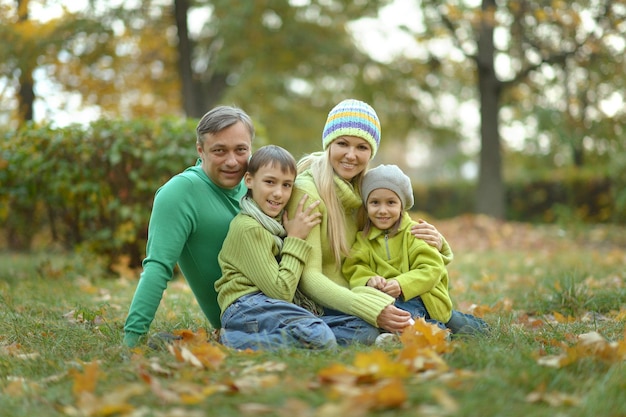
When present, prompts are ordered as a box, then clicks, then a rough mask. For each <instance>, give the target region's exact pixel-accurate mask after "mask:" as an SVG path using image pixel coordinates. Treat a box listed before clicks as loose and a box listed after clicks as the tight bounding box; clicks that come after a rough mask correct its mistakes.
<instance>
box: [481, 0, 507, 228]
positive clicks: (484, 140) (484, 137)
mask: <svg viewBox="0 0 626 417" xmlns="http://www.w3.org/2000/svg"><path fill="white" fill-rule="evenodd" d="M495 10H496V4H495V0H483V2H482V22H481V27H480V33H479V39H478V56H477V67H478V87H479V95H480V136H481V150H480V170H479V176H478V189H477V191H476V211H477V212H478V213H482V214H486V215H488V216H491V217H495V218H498V219H503V218H504V215H505V196H504V183H503V181H502V155H501V149H500V133H499V128H498V124H499V111H500V92H501V83H500V81H499V80H498V78H497V76H496V72H495V65H494V52H495V47H494V43H493V29H494V13H495Z"/></svg>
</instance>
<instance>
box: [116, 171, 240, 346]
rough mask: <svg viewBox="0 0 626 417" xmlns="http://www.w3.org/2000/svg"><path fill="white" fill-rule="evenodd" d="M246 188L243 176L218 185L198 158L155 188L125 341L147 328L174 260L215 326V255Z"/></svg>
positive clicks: (131, 342)
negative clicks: (233, 182)
mask: <svg viewBox="0 0 626 417" xmlns="http://www.w3.org/2000/svg"><path fill="white" fill-rule="evenodd" d="M246 191H247V189H246V187H245V185H244V184H243V182H242V183H240V184H239V185H238V186H237V187H235V188H234V189H224V188H220V187H218V186H217V185H215V184H214V183H213V182H211V180H210V179H209V178H208V177H207V175H206V174H205V173H204V171H203V170H202V168H201V167H200V165H199V162H198V164H196V166H194V167H190V168H187V169H186V170H185V171H184V172H182V173H180V174H178V175H176V176H175V177H173V178H172V179H170V180H169V181H168V182H167V183H165V184H164V185H163V186H162V187H161V188H160V189H159V190H157V192H156V195H155V199H154V205H153V207H152V214H151V216H150V223H149V226H148V243H147V246H146V258H145V259H144V261H143V272H142V273H141V277H140V279H139V283H138V284H137V289H136V291H135V295H134V297H133V300H132V302H131V305H130V310H129V312H128V317H127V318H126V323H125V325H124V332H125V334H124V343H125V344H126V345H128V346H134V345H136V344H137V340H138V339H139V337H140V336H141V335H143V334H145V333H147V332H148V329H149V327H150V324H151V323H152V321H153V320H154V316H155V314H156V311H157V308H158V306H159V303H160V302H161V298H162V297H163V292H164V291H165V289H166V287H167V284H168V282H169V281H170V280H171V279H172V276H173V271H174V267H175V265H176V264H177V263H178V265H179V267H180V270H181V271H182V273H183V275H184V276H185V279H186V280H187V282H188V283H189V287H190V288H191V290H192V291H193V294H194V296H195V297H196V300H197V301H198V304H199V305H200V308H201V309H202V311H203V312H204V314H205V315H206V317H207V318H208V319H209V322H210V323H211V325H212V326H213V327H215V328H219V327H220V309H219V306H218V303H217V293H216V292H215V288H214V283H215V281H216V280H217V279H219V278H220V276H221V271H220V268H219V265H218V261H217V256H218V253H219V251H220V249H221V248H222V243H223V242H224V238H225V237H226V233H227V232H228V225H229V224H230V222H231V220H232V219H233V218H234V217H235V215H237V213H239V200H240V199H241V197H242V196H243V195H244V194H245V193H246Z"/></svg>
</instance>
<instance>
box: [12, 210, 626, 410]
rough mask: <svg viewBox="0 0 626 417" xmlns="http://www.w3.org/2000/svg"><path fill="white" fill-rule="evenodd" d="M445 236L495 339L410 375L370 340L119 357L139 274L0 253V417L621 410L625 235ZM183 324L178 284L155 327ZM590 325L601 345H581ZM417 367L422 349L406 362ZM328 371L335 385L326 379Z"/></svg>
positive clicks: (203, 326)
mask: <svg viewBox="0 0 626 417" xmlns="http://www.w3.org/2000/svg"><path fill="white" fill-rule="evenodd" d="M435 223H436V222H435ZM438 227H439V225H438ZM441 230H442V232H443V233H444V234H445V235H446V238H447V239H448V241H449V242H450V243H451V245H452V248H453V250H454V251H455V259H454V261H453V262H452V263H451V264H450V265H449V271H450V281H451V294H452V297H453V300H454V302H455V304H456V307H457V309H459V310H461V311H465V312H473V313H474V314H477V315H481V316H483V317H484V319H485V320H486V321H487V322H488V323H489V324H490V326H491V333H490V334H489V335H488V336H485V337H471V338H456V339H453V341H452V342H450V351H448V352H447V353H442V354H437V355H436V357H437V360H439V361H440V362H438V365H436V366H434V365H433V366H431V367H430V368H429V367H428V366H425V367H423V368H420V369H413V368H411V369H413V370H412V371H411V372H409V373H408V374H406V373H403V372H401V371H398V369H397V368H395V366H396V365H397V364H398V363H399V359H398V355H399V353H400V352H401V351H402V349H403V346H402V345H401V344H396V345H391V346H389V347H386V348H384V349H383V350H382V353H380V355H379V353H377V349H376V348H375V347H366V346H354V347H350V348H340V349H338V350H336V351H332V352H312V351H306V350H284V351H281V352H257V353H251V352H234V351H228V350H220V347H219V346H218V345H216V344H213V343H212V344H209V343H207V345H210V346H211V347H212V348H214V349H216V350H215V351H211V352H212V354H216V355H217V354H218V353H219V352H221V354H223V357H221V359H219V360H216V361H215V366H204V367H198V366H194V365H193V364H192V363H190V362H188V361H183V360H180V358H179V357H177V356H176V354H175V351H173V350H172V351H171V350H169V349H168V348H167V347H165V346H162V347H161V348H158V349H150V348H148V347H146V346H143V347H141V348H138V349H133V350H131V349H127V348H125V347H123V346H122V335H123V323H124V319H125V316H126V313H127V311H128V306H129V304H130V301H131V299H132V295H133V292H134V290H135V285H136V279H137V277H136V276H126V277H111V276H110V275H109V273H108V272H107V271H106V269H105V268H104V267H102V266H101V265H99V264H98V263H97V262H94V261H93V260H91V259H89V258H86V257H84V256H78V255H73V254H68V253H59V252H50V253H44V252H39V253H32V254H13V253H6V252H5V253H0V410H2V412H1V414H2V415H3V416H7V417H10V416H28V415H32V416H67V415H71V416H163V417H165V416H171V417H175V416H182V415H185V416H192V417H193V416H206V415H216V416H224V417H227V416H246V415H250V416H292V415H294V416H295V415H301V416H312V417H326V416H342V417H344V416H345V417H347V416H365V417H367V416H407V417H408V416H415V415H425V416H468V417H469V416H510V417H516V416H520V417H521V416H538V417H539V416H546V417H552V416H556V415H561V416H570V417H578V416H580V417H583V416H585V417H586V416H590V415H598V416H599V415H602V416H624V415H626V397H625V396H624V394H623V393H624V392H626V378H624V375H626V369H625V368H626V365H625V363H626V362H625V358H626V344H625V342H624V336H625V332H624V328H625V321H626V284H625V282H626V279H625V278H626V272H625V270H624V267H623V266H624V264H625V263H626V245H625V243H624V241H623V236H625V234H624V232H626V230H621V231H617V230H615V228H613V229H611V232H610V233H609V232H602V231H598V228H597V227H589V228H588V229H587V230H584V229H583V228H582V227H581V226H577V227H576V230H575V234H572V233H568V232H567V231H563V230H556V229H555V228H554V227H553V226H545V227H536V226H530V225H522V224H502V223H495V222H493V223H491V222H487V223H486V222H485V220H484V219H474V220H472V221H470V222H469V223H468V219H456V220H451V221H448V222H447V223H443V224H442V225H441ZM185 329H187V330H189V331H190V332H192V333H193V334H195V335H201V334H203V332H206V334H207V335H210V333H211V329H210V328H209V325H208V323H207V321H206V320H205V319H204V317H203V316H202V314H201V312H200V310H199V308H198V306H197V305H196V303H195V301H194V299H193V296H192V294H191V292H190V291H189V289H188V287H187V286H186V285H185V283H184V280H183V279H182V278H180V277H178V278H176V279H175V280H174V281H173V282H172V284H171V285H170V287H169V288H168V290H167V292H166V294H165V297H164V299H163V302H162V305H161V307H160V308H159V311H158V314H157V317H156V319H155V321H154V323H153V325H152V328H151V334H155V333H157V332H164V331H167V332H170V331H175V330H185ZM591 332H596V333H597V334H598V335H600V336H599V337H601V338H602V339H603V340H604V341H605V342H606V343H604V344H602V345H594V346H595V347H594V348H593V349H595V350H593V349H591V350H590V349H587V348H584V347H581V345H580V343H581V342H580V341H581V337H580V336H581V335H586V334H591ZM596 333H593V334H596ZM583 338H584V336H583ZM611 343H612V344H611ZM181 346H186V345H184V344H183V345H181ZM187 346H189V349H190V350H191V346H192V345H187ZM598 346H604V350H601V349H600V347H598ZM611 349H612V350H611ZM620 349H621V350H620ZM193 352H194V353H193V354H194V355H196V356H198V355H199V354H200V353H199V351H193ZM568 352H569V353H568ZM612 353H614V354H612ZM376 355H379V356H376ZM381 355H382V356H381ZM620 355H621V356H620ZM198 357H199V356H198ZM381 358H382V359H381ZM549 358H566V359H567V360H566V362H567V363H561V364H557V365H556V366H555V365H554V364H555V362H551V365H550V364H546V362H549V361H547V359H549ZM428 360H429V359H428V357H427V356H417V357H416V358H415V359H414V363H413V365H412V366H416V367H417V366H418V362H420V361H424V363H426V364H428V363H429V362H428ZM563 360H565V359H563ZM359 361H361V362H359ZM363 361H365V362H368V361H370V362H371V363H369V362H368V363H369V365H367V366H365V367H363V363H362V362H363ZM420 363H421V362H420ZM357 368H358V369H357ZM355 369H357V371H355ZM329 370H332V371H329ZM329 372H330V374H331V377H330V380H332V381H330V380H329V377H322V375H328V373H329ZM342 372H344V373H342ZM350 372H356V374H354V373H353V374H350ZM396 372H400V374H401V375H400V376H398V375H395V374H394V373H396ZM357 374H358V375H357ZM355 375H356V376H355ZM333 378H335V379H333ZM351 378H352V379H351ZM375 404H379V406H376V405H375Z"/></svg>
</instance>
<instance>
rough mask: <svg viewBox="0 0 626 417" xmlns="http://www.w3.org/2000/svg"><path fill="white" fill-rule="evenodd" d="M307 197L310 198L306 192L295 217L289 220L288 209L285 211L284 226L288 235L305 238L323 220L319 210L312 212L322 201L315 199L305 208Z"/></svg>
mask: <svg viewBox="0 0 626 417" xmlns="http://www.w3.org/2000/svg"><path fill="white" fill-rule="evenodd" d="M307 198H309V196H308V195H306V194H305V195H303V196H302V198H301V199H300V202H299V203H298V208H297V209H296V214H295V215H294V217H293V219H291V220H289V218H288V216H287V212H286V211H285V212H284V213H283V226H284V227H285V230H286V231H287V236H291V237H297V238H299V239H303V240H304V239H306V238H307V236H308V235H309V232H310V231H311V229H313V227H315V226H317V225H318V224H320V223H321V222H322V213H320V212H319V211H317V212H315V213H312V211H313V210H314V209H315V208H316V207H317V206H319V204H320V201H319V200H317V201H314V202H313V203H311V204H309V205H308V206H307V208H306V209H305V208H304V202H305V201H306V200H307Z"/></svg>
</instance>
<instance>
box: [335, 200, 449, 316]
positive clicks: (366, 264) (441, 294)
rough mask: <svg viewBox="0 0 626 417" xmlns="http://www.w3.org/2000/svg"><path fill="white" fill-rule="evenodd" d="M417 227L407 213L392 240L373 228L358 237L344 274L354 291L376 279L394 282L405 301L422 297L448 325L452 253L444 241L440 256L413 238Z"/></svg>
mask: <svg viewBox="0 0 626 417" xmlns="http://www.w3.org/2000/svg"><path fill="white" fill-rule="evenodd" d="M414 224H415V222H414V221H413V220H412V219H411V217H410V216H409V214H408V213H407V212H404V213H403V214H402V221H401V224H400V228H399V229H398V233H396V234H395V235H393V236H389V235H388V233H387V231H384V230H380V229H377V228H376V227H374V226H372V227H371V229H370V230H369V233H368V234H367V235H366V236H364V235H363V233H358V234H357V237H356V241H355V242H354V245H353V246H352V252H351V254H350V256H349V257H348V258H346V260H345V262H344V264H343V268H342V271H343V274H344V276H346V277H347V278H348V280H349V281H350V286H351V287H352V288H359V287H362V286H365V285H366V284H367V281H368V280H369V279H370V278H371V277H373V276H376V275H379V276H381V277H384V278H386V279H395V280H397V281H398V283H399V284H400V288H401V289H402V295H401V297H402V298H403V300H405V301H407V300H410V299H412V298H414V297H417V296H419V297H421V298H422V301H423V302H424V305H425V306H426V310H427V311H428V314H429V315H430V317H431V318H433V319H435V320H438V321H440V322H442V323H447V322H448V321H449V320H450V316H451V315H452V300H451V299H450V295H449V293H448V271H447V270H446V267H445V263H444V257H445V259H446V261H448V262H449V261H450V260H451V259H452V251H451V250H450V247H449V245H448V244H447V242H445V241H444V247H443V248H442V253H439V252H438V251H437V249H435V248H433V247H432V246H430V245H429V244H427V243H426V242H424V241H423V240H421V239H416V238H415V237H414V236H413V235H412V234H411V226H413V225H414ZM446 263H447V262H446Z"/></svg>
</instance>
